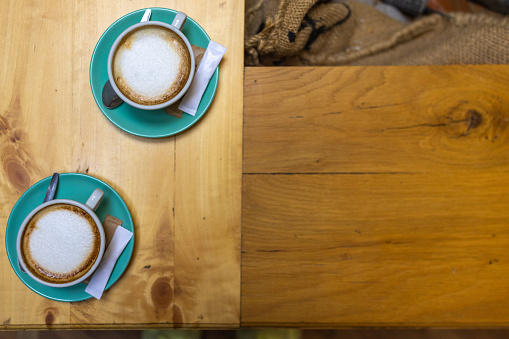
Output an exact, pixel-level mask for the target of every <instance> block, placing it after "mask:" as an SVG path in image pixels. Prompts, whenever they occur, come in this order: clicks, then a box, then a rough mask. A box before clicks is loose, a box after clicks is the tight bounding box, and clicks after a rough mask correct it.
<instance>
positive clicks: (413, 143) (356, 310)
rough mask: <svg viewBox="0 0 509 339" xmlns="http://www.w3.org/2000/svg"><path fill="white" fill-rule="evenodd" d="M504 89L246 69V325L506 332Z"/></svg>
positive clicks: (412, 74) (453, 69) (490, 84)
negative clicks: (417, 328) (429, 328)
mask: <svg viewBox="0 0 509 339" xmlns="http://www.w3.org/2000/svg"><path fill="white" fill-rule="evenodd" d="M507 80H509V67H508V66H447V67H431V66H430V67H364V68H363V67H354V68H339V67H338V68H326V67H324V68H318V67H317V68H284V69H282V68H270V69H267V68H264V69H261V68H256V69H254V68H247V69H246V74H245V116H244V167H243V171H244V175H243V217H242V220H243V224H242V252H243V255H242V291H241V293H242V323H243V325H244V326H274V327H278V326H288V327H328V328H329V327H336V328H337V327H357V326H359V327H378V326H384V327H458V328H472V327H503V326H506V325H507V323H508V322H509V312H508V311H507V308H506V307H504V305H505V304H506V303H507V302H508V301H509V295H508V294H507V293H506V292H505V291H506V290H507V286H508V284H509V281H508V278H507V276H509V274H508V273H509V257H508V255H507V248H508V247H509V233H508V228H507V221H508V220H509V212H508V211H509V209H508V205H507V202H506V199H505V197H506V196H507V195H508V194H509V189H508V187H509V175H508V174H507V173H508V170H509V163H508V162H507V160H506V158H507V157H506V154H507V151H508V149H507V148H508V146H507V142H506V140H507V137H508V134H507V133H508V132H507V129H506V126H507V121H509V119H508V118H506V117H507V116H508V115H509V110H508V109H507V107H509V105H508V104H509V99H508V98H509V95H508V94H509V89H508V87H507V85H504V84H507ZM474 112H475V113H474Z"/></svg>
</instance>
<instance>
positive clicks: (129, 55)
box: [111, 25, 191, 105]
mask: <svg viewBox="0 0 509 339" xmlns="http://www.w3.org/2000/svg"><path fill="white" fill-rule="evenodd" d="M111 70H112V75H113V79H114V81H115V84H116V85H117V87H118V89H119V90H120V92H122V94H124V95H125V96H126V97H127V98H128V99H130V100H131V101H133V102H135V103H137V104H140V105H158V104H162V103H164V102H167V101H169V100H171V99H173V98H174V97H175V96H176V95H177V94H178V93H180V92H181V90H182V89H183V88H184V86H185V85H186V82H187V80H188V79H189V75H190V72H191V56H190V55H189V50H188V48H187V45H186V43H185V42H184V40H182V38H181V37H180V36H179V35H178V34H177V33H175V32H173V31H172V30H171V29H168V28H166V27H162V26H156V25H147V26H142V27H140V28H137V29H135V30H133V31H132V32H130V33H129V34H127V35H126V36H125V37H123V38H122V40H121V41H120V43H119V45H118V47H117V49H116V51H115V53H114V55H113V60H112V66H111Z"/></svg>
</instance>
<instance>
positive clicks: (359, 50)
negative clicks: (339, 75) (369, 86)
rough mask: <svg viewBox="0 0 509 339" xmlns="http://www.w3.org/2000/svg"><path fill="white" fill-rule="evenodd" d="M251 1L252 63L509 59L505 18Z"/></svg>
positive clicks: (297, 0)
mask: <svg viewBox="0 0 509 339" xmlns="http://www.w3.org/2000/svg"><path fill="white" fill-rule="evenodd" d="M247 4H248V5H251V6H250V7H246V9H247V11H246V22H247V23H249V24H248V26H246V42H245V52H246V57H245V64H246V65H429V64H485V63H489V64H505V63H509V19H508V18H504V17H493V16H488V15H486V14H464V13H453V14H450V15H447V16H444V15H440V14H434V15H430V16H424V17H422V18H420V19H417V20H415V21H413V22H412V23H409V24H405V23H401V22H399V21H396V20H394V19H392V18H390V17H388V16H386V15H385V14H383V13H381V12H379V11H378V10H376V9H375V8H373V7H371V6H369V5H366V4H364V3H361V2H356V1H345V2H339V3H338V2H328V1H323V0H321V1H320V0H279V1H278V0H259V1H257V2H254V3H253V1H248V2H247ZM260 30H261V31H260ZM255 31H260V32H259V33H256V32H255Z"/></svg>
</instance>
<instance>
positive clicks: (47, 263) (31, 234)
mask: <svg viewBox="0 0 509 339" xmlns="http://www.w3.org/2000/svg"><path fill="white" fill-rule="evenodd" d="M100 249H101V235H100V231H99V229H98V227H97V225H96V223H95V221H94V219H93V218H92V216H90V215H89V214H88V213H87V212H86V211H85V210H83V209H82V208H80V207H78V206H75V205H71V204H65V203H61V204H54V205H50V206H48V207H45V208H43V209H42V210H40V211H38V212H37V213H36V214H35V215H34V216H32V218H31V219H30V220H29V221H28V223H27V225H26V227H25V230H24V231H23V234H22V238H21V256H22V260H23V261H24V263H25V265H26V267H27V269H28V270H29V271H30V272H31V273H32V274H33V275H34V276H35V277H37V278H39V279H41V280H42V281H45V282H48V283H53V284H65V283H69V282H72V281H76V280H78V279H79V278H81V277H83V276H84V275H85V274H87V272H88V271H90V269H91V268H92V266H93V265H94V263H95V262H96V260H97V258H98V256H99V253H100Z"/></svg>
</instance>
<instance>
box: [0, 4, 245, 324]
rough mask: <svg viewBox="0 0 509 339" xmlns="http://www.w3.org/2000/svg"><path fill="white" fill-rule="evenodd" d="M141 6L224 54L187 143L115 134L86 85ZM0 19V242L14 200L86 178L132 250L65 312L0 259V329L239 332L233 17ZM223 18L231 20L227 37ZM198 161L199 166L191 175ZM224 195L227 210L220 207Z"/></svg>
mask: <svg viewBox="0 0 509 339" xmlns="http://www.w3.org/2000/svg"><path fill="white" fill-rule="evenodd" d="M148 6H153V7H166V8H178V9H179V10H182V11H184V12H186V13H187V14H188V15H189V16H190V17H192V18H193V19H195V20H196V21H197V22H198V23H199V24H200V25H201V26H202V27H204V28H205V29H206V30H207V33H208V34H209V36H210V37H211V38H212V39H213V40H215V41H217V42H219V43H220V44H222V45H225V46H226V47H227V48H228V52H227V56H226V57H225V58H224V60H223V61H222V63H221V66H220V79H221V80H220V84H219V88H218V90H217V93H216V97H215V100H214V102H213V104H212V106H211V107H210V109H209V111H208V112H207V114H206V115H205V117H204V118H203V119H202V120H201V121H200V122H199V123H198V124H196V125H195V126H194V127H193V128H192V129H191V130H189V131H188V132H186V133H183V134H181V135H179V136H177V137H169V138H163V139H157V140H148V139H144V138H139V137H135V136H132V135H130V134H127V133H125V132H123V131H121V130H120V129H118V128H117V127H115V126H114V125H112V124H111V123H110V122H109V121H108V120H107V119H106V118H105V117H104V115H103V114H102V113H101V112H100V110H99V109H98V108H97V106H96V104H95V101H94V98H93V96H92V94H91V91H90V84H89V65H90V57H91V55H92V52H93V50H94V47H95V44H96V43H97V41H98V39H99V37H100V36H101V34H102V33H103V32H104V30H105V29H106V28H107V27H108V26H109V25H111V23H112V22H113V21H115V20H116V19H117V18H119V17H121V16H123V15H125V14H127V13H129V12H132V11H134V10H138V9H140V8H146V7H148ZM0 10H1V13H2V14H0V18H1V19H2V20H3V22H4V23H6V25H4V26H3V27H1V28H0V37H1V38H2V39H1V42H0V44H1V45H0V61H1V65H2V66H0V76H1V78H2V79H3V81H2V83H1V84H0V90H1V91H0V110H1V111H0V113H1V115H0V154H1V165H2V166H1V170H2V171H1V172H0V186H1V191H0V205H1V207H0V208H1V209H0V225H2V226H1V229H0V237H1V238H0V242H1V243H4V234H5V225H6V223H7V218H8V216H9V213H10V210H11V208H12V207H13V205H14V203H15V202H16V200H17V199H18V198H19V196H20V195H21V194H22V193H23V192H24V191H25V190H26V189H27V188H29V187H30V185H32V184H33V183H35V182H37V181H39V180H40V179H42V178H44V177H47V176H49V175H51V174H52V173H53V172H55V171H57V172H80V173H88V174H90V175H92V176H94V177H97V178H99V179H101V180H103V181H105V182H106V183H108V184H109V185H111V186H112V187H113V188H114V189H115V190H116V191H117V192H118V193H119V194H120V195H121V196H122V198H123V199H124V201H125V202H126V203H127V205H128V207H129V210H130V212H131V214H132V217H133V220H134V227H135V237H136V242H135V248H134V253H133V257H132V260H131V262H130V265H129V267H128V269H127V270H126V272H125V273H124V275H123V276H122V278H121V279H120V280H119V281H118V282H117V283H116V284H115V286H114V288H112V289H110V290H109V291H107V292H106V293H105V294H104V295H103V297H102V299H101V300H100V301H97V300H92V299H91V300H87V301H84V302H78V303H71V304H69V303H60V302H55V301H50V300H47V299H45V298H43V297H40V296H38V295H37V294H35V293H33V292H32V291H30V290H29V289H28V288H26V287H25V286H24V285H23V283H22V282H21V281H20V280H19V279H18V278H17V276H16V275H15V273H14V272H13V271H12V269H11V267H10V265H9V262H8V259H7V256H6V253H5V247H4V246H0V272H1V274H0V299H1V300H2V302H1V303H0V321H1V323H3V328H4V329H17V328H18V329H19V328H23V329H36V328H120V327H121V328H123V329H125V328H150V327H233V328H235V327H238V326H239V321H240V320H239V308H240V257H239V247H240V211H241V205H240V195H241V143H242V140H241V138H242V134H241V131H242V74H243V69H242V60H243V50H242V43H239V41H241V39H242V38H243V13H244V8H243V4H242V3H241V2H221V3H208V2H205V1H203V2H196V1H195V2H182V1H153V2H151V3H150V4H147V3H146V2H145V1H131V2H117V1H89V2H86V3H85V2H59V1H47V2H43V3H39V2H36V1H30V0H24V1H3V2H1V3H0ZM224 17H229V18H231V20H229V21H228V22H227V24H225V22H224V20H223V19H222V18H224ZM229 84H233V85H235V86H234V87H232V88H230V87H229ZM186 134H189V135H186ZM214 138H215V140H214V141H213V142H210V140H211V139H214ZM204 143H208V149H207V152H208V153H207V154H201V152H202V149H201V148H200V147H201V146H202V145H203V144H204ZM234 148H235V149H234ZM185 153H187V155H186V154H185ZM200 157H203V159H202V161H203V163H204V164H205V163H206V166H200V167H196V168H194V170H190V168H191V166H194V165H196V164H195V163H192V162H193V161H194V159H195V158H200ZM209 179H210V180H209ZM223 194H228V199H223V200H221V199H217V196H218V195H223ZM209 210H210V212H209ZM204 216H207V217H209V216H210V219H209V218H208V220H207V223H206V224H205V223H204V221H203V219H202V218H203V217H204ZM204 225H206V227H207V228H206V229H204ZM190 247H193V249H196V251H195V253H193V251H192V250H191V249H190ZM189 255H192V257H188V256H189ZM198 256H199V257H200V260H203V261H199V262H198V261H197V260H196V258H197V257H198ZM202 258H203V259H202ZM204 296H207V297H206V298H205V297H204Z"/></svg>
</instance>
